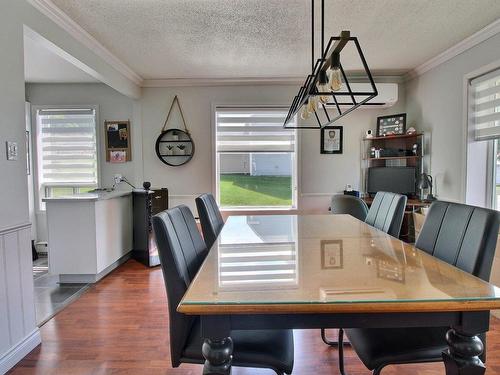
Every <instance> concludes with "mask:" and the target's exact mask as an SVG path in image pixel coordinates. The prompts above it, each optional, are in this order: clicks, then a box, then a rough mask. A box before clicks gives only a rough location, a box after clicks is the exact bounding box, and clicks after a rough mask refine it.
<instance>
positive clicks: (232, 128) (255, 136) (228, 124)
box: [216, 108, 295, 153]
mask: <svg viewBox="0 0 500 375" xmlns="http://www.w3.org/2000/svg"><path fill="white" fill-rule="evenodd" d="M286 115H287V113H286V111H285V110H283V109H248V108H245V109H224V108H217V114H216V117H217V152H224V153H228V152H237V153H241V152H266V153H268V152H294V150H295V131H294V130H290V129H283V123H284V121H285V117H286Z"/></svg>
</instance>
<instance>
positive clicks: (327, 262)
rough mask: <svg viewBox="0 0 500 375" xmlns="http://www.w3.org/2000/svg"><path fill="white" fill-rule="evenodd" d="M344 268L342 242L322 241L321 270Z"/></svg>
mask: <svg viewBox="0 0 500 375" xmlns="http://www.w3.org/2000/svg"><path fill="white" fill-rule="evenodd" d="M340 268H344V249H343V244H342V240H322V241H321V269H340Z"/></svg>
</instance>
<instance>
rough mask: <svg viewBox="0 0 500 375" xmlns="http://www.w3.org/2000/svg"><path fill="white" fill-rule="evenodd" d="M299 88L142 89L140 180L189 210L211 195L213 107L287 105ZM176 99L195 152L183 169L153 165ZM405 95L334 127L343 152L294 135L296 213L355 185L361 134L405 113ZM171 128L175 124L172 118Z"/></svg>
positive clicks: (323, 204) (311, 136)
mask: <svg viewBox="0 0 500 375" xmlns="http://www.w3.org/2000/svg"><path fill="white" fill-rule="evenodd" d="M297 89H298V87H296V86H293V85H273V86H217V87H174V88H144V89H143V96H142V98H141V99H140V103H141V111H142V116H141V118H142V129H143V131H142V139H143V153H144V178H145V179H146V180H148V179H149V180H151V181H152V184H153V186H166V187H168V188H169V189H170V197H171V204H172V205H175V204H179V203H186V204H189V205H190V206H191V207H192V206H193V201H194V197H195V196H196V195H198V194H200V193H202V192H207V191H212V190H213V186H214V185H213V183H214V181H213V178H214V174H215V173H214V169H213V165H214V149H213V143H214V141H213V129H212V126H213V115H214V114H213V108H214V106H215V105H256V106H259V105H285V106H286V105H288V104H289V103H290V101H291V99H292V98H293V96H294V95H295V94H296V91H297ZM175 95H178V96H179V98H180V101H181V105H182V107H183V110H184V114H185V117H186V121H187V123H188V127H189V130H190V131H191V134H192V136H193V139H194V141H195V143H196V153H195V156H194V157H193V159H192V160H191V162H189V164H187V165H185V166H183V167H177V168H174V167H168V166H166V165H165V164H163V163H162V162H161V161H160V160H158V158H157V156H156V154H155V151H154V144H155V141H156V138H157V137H158V135H159V134H160V130H161V127H162V125H163V122H164V121H165V116H166V114H167V111H168V108H169V105H170V103H171V101H172V100H173V98H174V96H175ZM404 103H405V98H404V90H402V89H401V88H400V100H399V102H398V103H397V105H396V106H394V107H392V108H389V109H380V108H379V109H366V108H363V109H360V110H357V111H355V112H353V113H352V114H349V115H347V116H346V117H345V118H343V119H342V120H341V121H339V122H338V124H336V125H343V126H344V153H343V154H342V155H321V154H320V132H319V131H317V130H301V131H299V134H298V138H299V146H298V155H297V157H298V169H299V179H300V180H299V181H298V184H299V194H298V205H299V208H300V209H307V210H309V209H314V210H318V209H319V210H327V209H328V206H329V200H330V197H331V195H332V194H334V193H338V192H340V191H342V190H344V187H345V185H346V184H351V185H352V186H353V187H354V188H359V185H360V155H361V151H360V147H361V137H362V136H363V134H364V132H365V131H366V130H367V129H369V128H371V129H373V128H374V127H375V124H376V118H377V116H380V115H382V114H389V113H397V112H400V111H402V110H403V109H404ZM172 120H173V121H172V122H171V123H170V126H172V125H175V124H176V123H177V124H178V123H179V122H178V119H176V117H175V116H174V118H173V119H172Z"/></svg>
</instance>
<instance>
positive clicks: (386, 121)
mask: <svg viewBox="0 0 500 375" xmlns="http://www.w3.org/2000/svg"><path fill="white" fill-rule="evenodd" d="M405 132H406V113H399V114H396V115H390V116H380V117H377V137H385V136H390V135H401V134H405Z"/></svg>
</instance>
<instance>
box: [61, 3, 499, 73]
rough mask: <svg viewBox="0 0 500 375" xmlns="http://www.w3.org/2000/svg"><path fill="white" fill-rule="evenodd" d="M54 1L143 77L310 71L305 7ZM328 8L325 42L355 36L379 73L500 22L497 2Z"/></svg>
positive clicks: (347, 58)
mask: <svg viewBox="0 0 500 375" xmlns="http://www.w3.org/2000/svg"><path fill="white" fill-rule="evenodd" d="M52 1H53V3H54V4H55V5H57V6H58V7H59V8H60V9H61V10H62V11H64V12H65V13H66V14H67V15H68V16H69V17H70V18H72V19H73V20H74V21H75V22H76V23H78V24H79V25H80V26H81V27H83V28H84V29H85V30H86V31H87V32H89V33H90V34H91V35H92V36H93V37H94V38H96V39H97V40H98V41H99V42H101V43H102V44H103V45H104V46H105V47H106V48H107V49H109V50H110V51H111V52H112V53H113V54H115V55H116V56H117V57H118V58H120V59H121V60H122V61H123V62H124V63H125V64H127V65H128V66H129V67H130V68H132V69H133V70H134V71H135V72H136V73H138V74H139V75H140V76H142V78H144V79H167V78H244V77H259V78H266V77H270V78H275V77H300V76H304V75H305V74H306V73H307V72H308V70H309V69H310V38H311V37H310V32H311V31H310V0H189V1H186V0H148V1H144V0H86V1H78V0H52ZM325 3H326V5H325V6H326V15H325V20H326V34H327V35H337V34H338V33H339V32H340V31H341V30H351V32H352V35H353V36H357V37H358V38H359V41H360V43H361V46H362V48H363V51H364V52H365V56H366V59H367V61H368V64H369V66H370V68H371V69H372V71H373V72H375V73H378V74H402V73H405V72H408V71H409V70H411V69H413V68H415V67H417V66H418V65H420V64H422V63H424V62H425V61H427V60H428V59H430V58H432V57H434V56H436V55H437V54H439V53H441V52H443V51H444V50H446V49H448V48H449V47H451V46H453V45H454V44H456V43H458V42H460V41H461V40H463V39H464V38H466V37H468V36H470V35H471V34H473V33H475V32H476V31H478V30H480V29H481V28H483V27H485V26H486V25H488V24H490V23H491V22H493V21H495V20H497V19H498V18H500V1H498V0H474V1H471V0H370V1H366V0H326V1H325ZM316 4H317V7H316V8H317V9H318V8H319V4H320V2H319V1H317V2H316ZM318 31H319V29H318ZM351 56H354V55H350V54H348V53H346V54H344V56H343V57H342V61H343V64H344V66H345V68H346V69H347V70H357V69H359V67H360V65H359V64H355V63H354V61H351Z"/></svg>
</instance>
